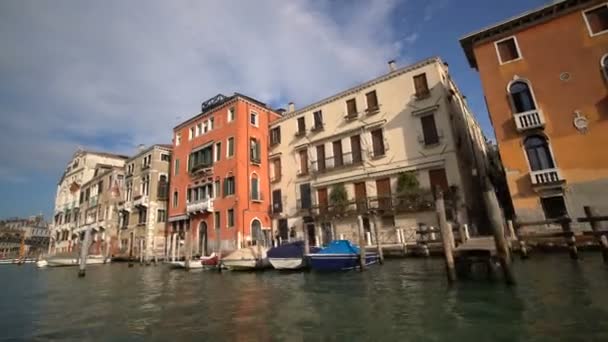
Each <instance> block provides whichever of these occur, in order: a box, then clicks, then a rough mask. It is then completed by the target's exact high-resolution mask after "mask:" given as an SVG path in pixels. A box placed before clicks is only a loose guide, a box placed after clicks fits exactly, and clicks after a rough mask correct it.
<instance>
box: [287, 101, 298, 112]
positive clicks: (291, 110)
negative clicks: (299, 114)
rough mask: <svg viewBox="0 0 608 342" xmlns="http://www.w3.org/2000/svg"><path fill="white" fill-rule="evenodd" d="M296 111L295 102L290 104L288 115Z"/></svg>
mask: <svg viewBox="0 0 608 342" xmlns="http://www.w3.org/2000/svg"><path fill="white" fill-rule="evenodd" d="M295 111H296V105H295V104H293V102H289V106H288V107H287V113H293V112H295Z"/></svg>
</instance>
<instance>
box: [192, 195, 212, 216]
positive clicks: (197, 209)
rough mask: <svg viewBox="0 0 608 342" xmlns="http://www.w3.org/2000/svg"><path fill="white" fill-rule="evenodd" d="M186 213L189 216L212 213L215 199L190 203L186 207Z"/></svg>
mask: <svg viewBox="0 0 608 342" xmlns="http://www.w3.org/2000/svg"><path fill="white" fill-rule="evenodd" d="M186 211H187V212H188V214H197V213H204V212H212V211H213V199H211V198H206V199H204V200H200V201H197V202H193V203H188V205H187V206H186Z"/></svg>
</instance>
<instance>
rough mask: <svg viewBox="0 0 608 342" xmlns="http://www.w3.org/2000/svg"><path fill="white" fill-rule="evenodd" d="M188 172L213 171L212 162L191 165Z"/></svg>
mask: <svg viewBox="0 0 608 342" xmlns="http://www.w3.org/2000/svg"><path fill="white" fill-rule="evenodd" d="M190 173H191V174H196V173H213V164H212V163H208V164H207V163H205V164H198V165H195V166H192V167H191V168H190Z"/></svg>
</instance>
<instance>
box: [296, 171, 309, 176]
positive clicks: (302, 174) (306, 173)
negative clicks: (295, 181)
mask: <svg viewBox="0 0 608 342" xmlns="http://www.w3.org/2000/svg"><path fill="white" fill-rule="evenodd" d="M296 176H298V177H306V176H308V172H298V173H297V175H296Z"/></svg>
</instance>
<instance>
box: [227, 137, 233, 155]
mask: <svg viewBox="0 0 608 342" xmlns="http://www.w3.org/2000/svg"><path fill="white" fill-rule="evenodd" d="M226 156H227V157H228V158H230V157H233V156H234V138H228V148H227V149H226Z"/></svg>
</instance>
